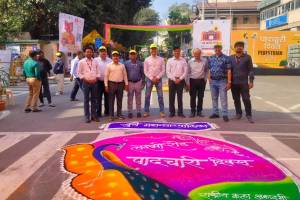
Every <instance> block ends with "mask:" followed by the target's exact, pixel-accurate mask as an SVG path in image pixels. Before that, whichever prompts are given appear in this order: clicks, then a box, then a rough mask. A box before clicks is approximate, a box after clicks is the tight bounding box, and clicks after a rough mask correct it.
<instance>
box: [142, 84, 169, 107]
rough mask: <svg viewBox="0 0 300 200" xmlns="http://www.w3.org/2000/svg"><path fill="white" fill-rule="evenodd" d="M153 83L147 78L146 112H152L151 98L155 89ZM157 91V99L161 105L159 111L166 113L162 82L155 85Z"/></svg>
mask: <svg viewBox="0 0 300 200" xmlns="http://www.w3.org/2000/svg"><path fill="white" fill-rule="evenodd" d="M153 85H154V84H153V83H152V81H151V80H150V79H148V78H146V94H145V112H150V109H149V108H150V98H151V92H152V88H153ZM155 87H156V91H157V97H158V104H159V111H160V112H164V110H165V107H164V96H163V91H162V80H161V79H160V81H159V82H158V83H156V84H155Z"/></svg>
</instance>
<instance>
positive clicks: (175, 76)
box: [166, 47, 188, 118]
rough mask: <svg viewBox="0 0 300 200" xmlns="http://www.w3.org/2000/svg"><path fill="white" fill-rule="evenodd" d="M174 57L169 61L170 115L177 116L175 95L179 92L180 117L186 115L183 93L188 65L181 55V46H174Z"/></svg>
mask: <svg viewBox="0 0 300 200" xmlns="http://www.w3.org/2000/svg"><path fill="white" fill-rule="evenodd" d="M173 55H174V57H173V58H170V59H168V62H167V69H166V72H167V77H168V79H169V82H168V85H169V112H170V114H169V117H174V116H175V96H176V94H177V102H178V112H177V115H178V117H183V118H184V117H185V116H184V114H183V103H182V95H183V88H184V86H185V78H186V75H187V71H188V67H187V63H186V61H185V59H184V58H183V57H181V56H180V47H174V48H173Z"/></svg>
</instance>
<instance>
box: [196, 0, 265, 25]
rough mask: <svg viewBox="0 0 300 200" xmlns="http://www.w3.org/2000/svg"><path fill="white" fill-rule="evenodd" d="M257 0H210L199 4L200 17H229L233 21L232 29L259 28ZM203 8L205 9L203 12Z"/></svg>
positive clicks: (209, 18) (208, 18)
mask: <svg viewBox="0 0 300 200" xmlns="http://www.w3.org/2000/svg"><path fill="white" fill-rule="evenodd" d="M259 3H260V1H257V0H254V1H253V0H252V1H251V0H217V1H216V0H209V1H207V2H200V3H198V4H197V9H198V13H199V15H198V19H202V18H203V17H204V19H207V20H212V19H223V20H225V19H227V20H231V21H232V30H259V22H260V19H259V11H258V10H257V6H258V4H259ZM202 10H203V11H204V12H203V13H202Z"/></svg>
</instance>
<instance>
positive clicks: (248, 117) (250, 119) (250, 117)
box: [246, 115, 254, 124]
mask: <svg viewBox="0 0 300 200" xmlns="http://www.w3.org/2000/svg"><path fill="white" fill-rule="evenodd" d="M246 117H247V119H248V122H249V123H250V124H253V123H254V121H253V119H252V116H249V115H248V116H246Z"/></svg>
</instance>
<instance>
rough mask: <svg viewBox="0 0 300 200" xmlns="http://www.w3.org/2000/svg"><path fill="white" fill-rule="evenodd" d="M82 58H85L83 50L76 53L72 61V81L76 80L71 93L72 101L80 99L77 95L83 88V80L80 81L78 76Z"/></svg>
mask: <svg viewBox="0 0 300 200" xmlns="http://www.w3.org/2000/svg"><path fill="white" fill-rule="evenodd" d="M82 58H83V52H82V51H78V52H77V53H76V57H75V58H74V59H73V60H72V61H71V72H70V74H71V77H70V80H71V81H73V80H74V86H73V89H72V92H71V95H70V100H71V101H78V99H76V95H77V92H78V90H79V88H81V81H80V78H79V77H78V63H79V61H80V60H81V59H82Z"/></svg>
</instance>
